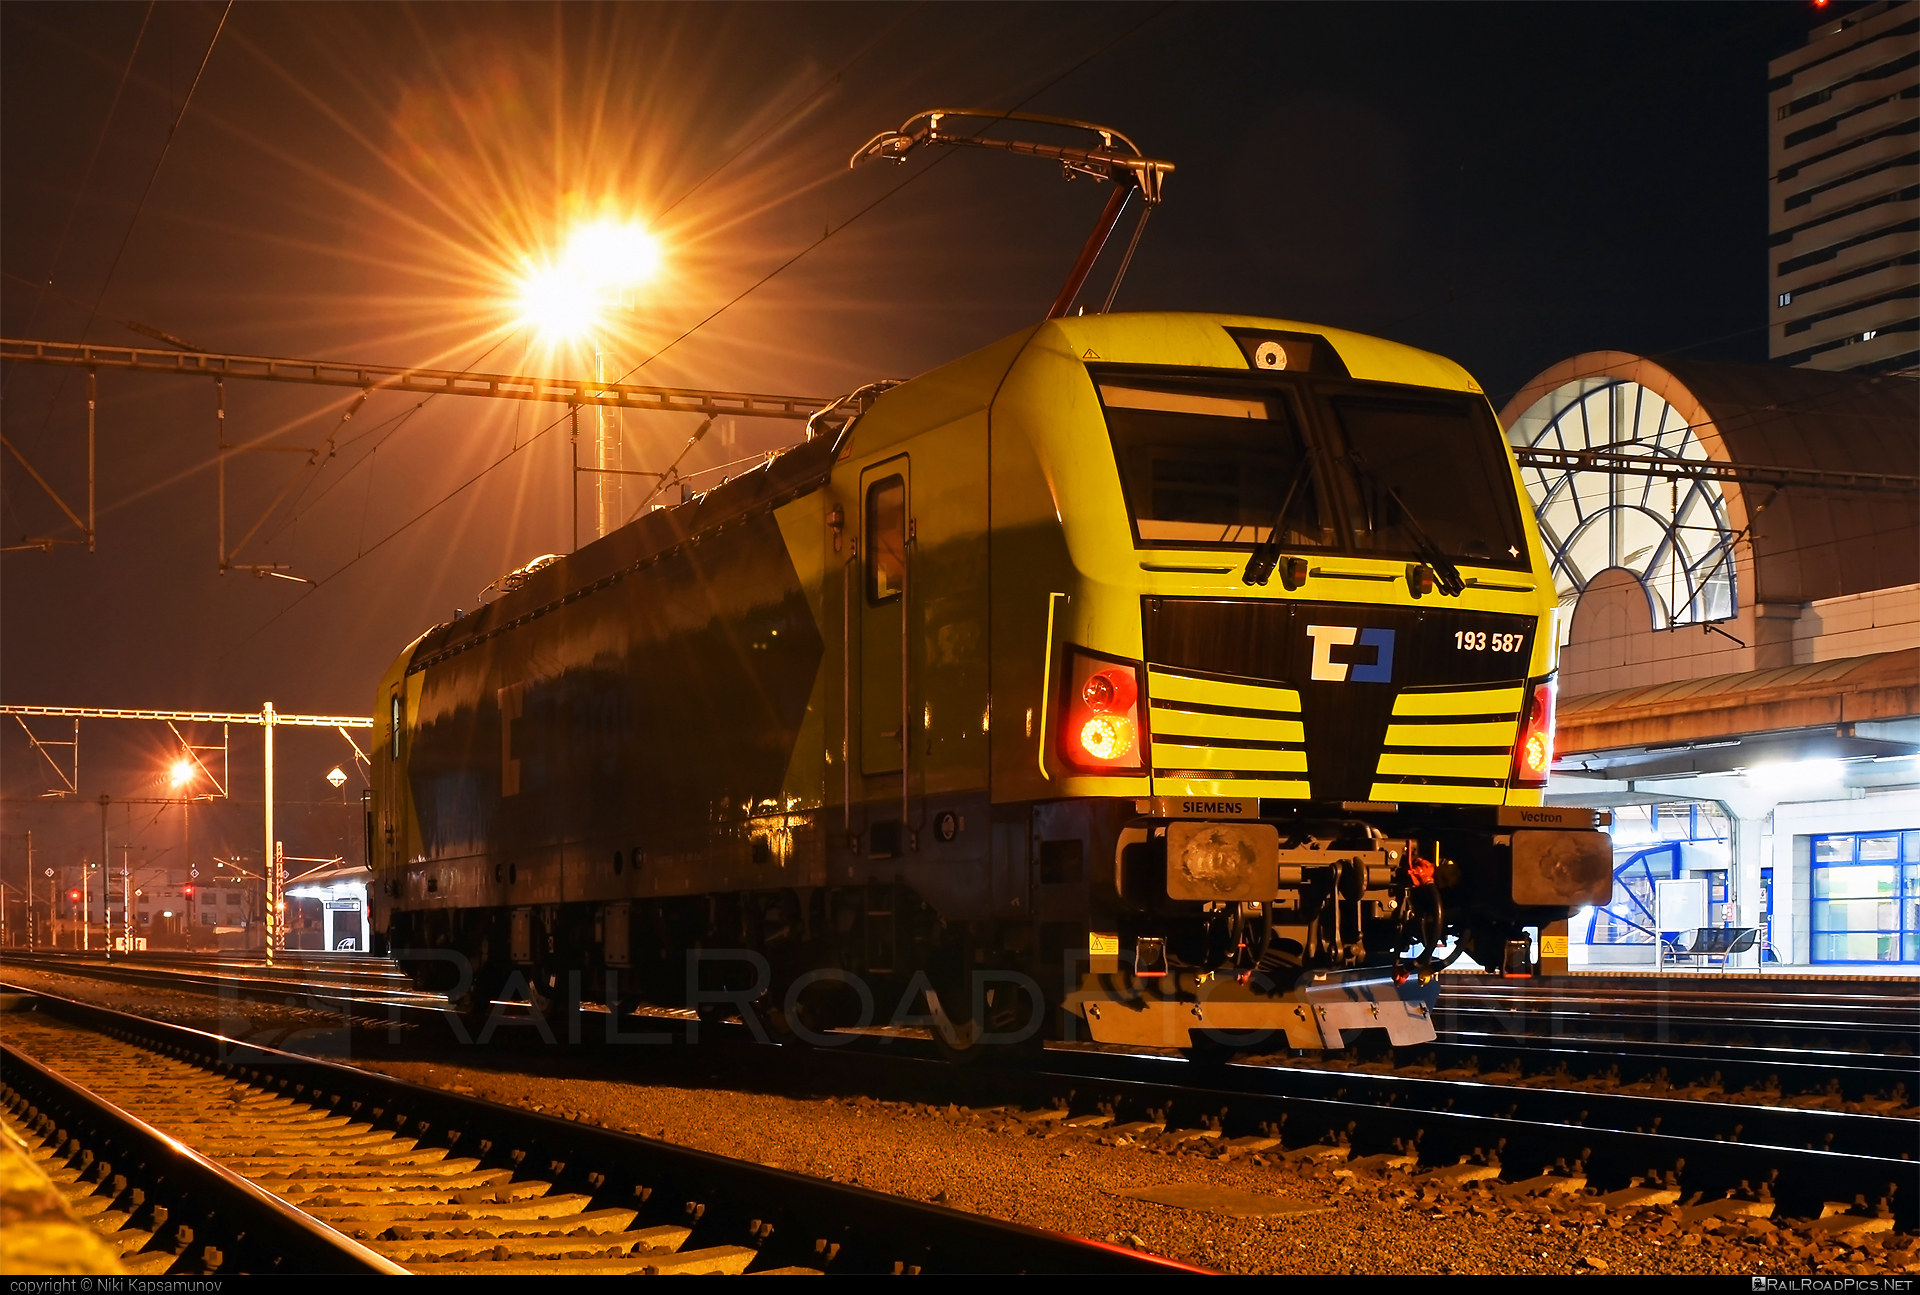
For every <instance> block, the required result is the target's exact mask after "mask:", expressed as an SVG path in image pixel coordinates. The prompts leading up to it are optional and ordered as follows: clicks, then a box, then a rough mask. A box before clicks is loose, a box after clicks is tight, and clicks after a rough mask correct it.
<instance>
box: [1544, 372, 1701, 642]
mask: <svg viewBox="0 0 1920 1295" xmlns="http://www.w3.org/2000/svg"><path fill="white" fill-rule="evenodd" d="M1507 434H1508V437H1509V439H1511V440H1512V442H1513V444H1514V445H1516V446H1521V447H1539V448H1543V449H1565V450H1606V451H1608V452H1610V453H1614V454H1644V455H1648V456H1650V457H1657V458H1669V459H1705V458H1707V451H1706V447H1705V446H1704V445H1702V444H1701V443H1700V438H1699V437H1698V436H1696V435H1694V432H1693V429H1692V428H1691V427H1690V426H1688V425H1687V421H1686V419H1684V418H1682V417H1681V416H1680V414H1679V413H1678V412H1677V411H1676V410H1675V409H1674V408H1673V406H1672V405H1669V404H1668V403H1667V402H1666V401H1665V400H1663V399H1662V398H1661V397H1659V396H1658V395H1656V394H1654V393H1653V392H1652V391H1649V390H1648V389H1647V388H1645V387H1643V386H1641V385H1640V384H1639V383H1637V382H1626V381H1622V380H1620V379H1618V378H1581V379H1578V380H1576V381H1573V382H1569V383H1566V384H1565V385H1563V386H1560V387H1556V388H1555V389H1554V390H1552V391H1550V392H1548V393H1547V394H1546V395H1545V396H1543V397H1541V398H1540V399H1539V400H1537V401H1535V402H1534V403H1533V404H1532V405H1531V406H1530V407H1529V408H1528V409H1527V411H1526V412H1525V413H1524V414H1522V415H1520V417H1519V418H1518V419H1516V420H1515V421H1514V425H1513V426H1512V427H1511V428H1509V429H1508V433H1507ZM1521 476H1522V477H1523V478H1524V479H1525V481H1526V483H1527V493H1528V494H1529V495H1530V496H1532V498H1533V511H1534V516H1535V517H1536V518H1537V519H1538V520H1539V523H1540V538H1541V540H1542V541H1543V542H1544V543H1545V544H1546V547H1547V556H1548V558H1549V560H1550V561H1551V563H1552V567H1553V583H1554V588H1555V589H1556V590H1557V591H1558V592H1559V595H1560V604H1561V606H1562V607H1565V608H1568V609H1569V611H1570V610H1571V608H1572V606H1573V604H1574V603H1575V602H1576V601H1578V600H1579V597H1580V593H1581V591H1582V590H1584V589H1585V588H1586V587H1587V582H1588V581H1589V580H1591V579H1592V578H1593V577H1594V576H1596V575H1598V574H1599V573H1600V572H1602V571H1604V570H1606V569H1607V568H1608V567H1621V568H1624V569H1626V570H1628V571H1631V572H1633V573H1634V574H1635V575H1637V576H1639V577H1640V583H1641V584H1643V585H1645V586H1646V590H1647V594H1648V597H1649V599H1650V601H1651V602H1652V604H1653V623H1654V628H1655V629H1667V628H1670V627H1672V626H1675V625H1691V624H1697V623H1699V622H1702V621H1717V620H1725V619H1727V618H1728V617H1730V616H1732V615H1733V613H1734V609H1735V607H1737V606H1738V603H1737V602H1736V601H1735V591H1734V587H1733V533H1732V531H1731V529H1730V528H1729V527H1728V525H1727V504H1726V499H1725V497H1724V496H1723V495H1722V493H1721V490H1720V484H1719V483H1718V482H1716V481H1706V480H1698V479H1696V480H1686V481H1666V480H1662V479H1661V478H1659V477H1636V476H1626V475H1619V474H1615V473H1610V472H1594V471H1579V470H1573V469H1566V468H1523V469H1521ZM1572 624H1573V617H1572V616H1571V615H1570V614H1568V615H1562V616H1561V617H1560V639H1561V641H1562V642H1563V643H1564V642H1565V641H1566V637H1567V633H1568V631H1569V630H1570V629H1571V627H1572Z"/></svg>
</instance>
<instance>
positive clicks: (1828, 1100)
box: [8, 954, 1920, 1145]
mask: <svg viewBox="0 0 1920 1295" xmlns="http://www.w3.org/2000/svg"><path fill="white" fill-rule="evenodd" d="M8 961H11V962H13V963H15V964H17V965H21V966H32V967H35V968H37V969H41V970H49V971H56V972H63V973H66V974H74V975H84V976H88V977H90V978H99V979H106V980H112V981H116V982H119V983H125V984H137V985H147V986H152V987H156V988H166V989H174V990H180V989H189V990H193V989H197V990H200V991H203V992H207V993H213V994H219V995H222V996H225V997H228V998H231V999H234V1000H236V1001H240V1002H269V1003H276V1004H280V1005H287V1006H292V1005H298V1006H305V1007H309V1008H312V1009H313V1010H316V1011H324V1012H331V1013H339V1014H341V1018H342V1022H343V1024H345V1023H347V1022H354V1023H357V1024H359V1025H362V1026H366V1027H371V1026H373V1025H375V1024H376V1023H378V1024H381V1025H383V1026H385V1027H386V1028H388V1029H389V1030H392V1029H394V1028H396V1027H397V1028H399V1029H400V1030H401V1031H402V1032H415V1033H422V1034H424V1035H430V1036H434V1037H450V1038H452V1039H453V1040H454V1041H456V1042H459V1043H465V1042H466V1041H468V1040H469V1039H470V1038H471V1037H472V1035H473V1033H474V1032H475V1031H474V1029H473V1028H471V1023H469V1022H462V1021H460V1020H459V1018H457V1017H456V1015H455V1014H454V1013H453V1012H451V1011H450V1010H449V1008H448V1007H447V1004H446V1002H445V1000H444V999H443V998H441V997H439V996H437V995H432V994H425V993H419V992H417V991H415V990H413V989H412V987H411V985H410V984H409V982H407V981H406V979H405V977H404V976H401V975H400V973H399V972H398V970H397V969H395V968H393V966H392V964H391V963H388V962H386V961H385V960H384V959H372V958H364V959H361V960H360V963H361V964H362V965H359V966H355V967H353V968H351V969H349V970H347V971H346V972H345V973H344V974H343V973H341V972H336V971H334V970H333V969H332V968H327V967H325V966H322V967H321V968H320V969H319V971H318V973H317V974H316V975H314V976H313V977H311V978H304V979H303V978H302V977H301V976H300V974H299V973H298V971H297V969H282V968H274V969H270V970H266V971H265V973H264V974H263V967H264V964H261V963H259V962H258V961H257V960H256V961H254V962H252V963H250V964H249V963H246V962H239V963H233V964H214V965H204V964H196V963H195V962H193V961H192V960H190V959H180V960H178V961H170V962H168V963H165V964H163V965H149V964H147V963H144V962H142V963H127V962H118V961H117V962H115V963H113V964H111V965H107V964H103V963H101V962H98V961H93V962H88V961H83V960H80V959H77V958H75V957H73V956H72V955H62V956H60V957H56V958H52V959H48V958H46V957H45V956H44V955H42V956H40V957H37V958H35V957H20V956H18V955H13V954H10V955H8ZM1773 987H1775V988H1778V987H1779V986H1778V985H1777V984H1776V985H1775V986H1773ZM1582 991H1585V992H1584V994H1583V992H1582ZM1893 991H1899V992H1893ZM1788 992H1789V994H1791V991H1788ZM1566 993H1567V995H1568V998H1567V1001H1568V1002H1569V1003H1570V1006H1567V1007H1565V1008H1563V1007H1562V1005H1561V1004H1562V1000H1561V999H1560V998H1557V997H1554V996H1553V995H1552V994H1551V993H1547V994H1543V993H1542V992H1541V991H1539V990H1535V989H1531V988H1521V987H1518V986H1516V985H1514V984H1513V983H1512V982H1493V983H1491V984H1489V985H1486V986H1484V987H1483V986H1481V985H1478V984H1476V983H1474V982H1473V981H1472V980H1469V979H1467V978H1465V977H1458V978H1450V979H1449V982H1448V986H1447V992H1446V994H1444V995H1443V997H1442V1002H1441V1006H1440V1009H1439V1011H1438V1013H1437V1019H1436V1025H1437V1027H1438V1028H1439V1029H1440V1031H1441V1038H1440V1039H1439V1040H1437V1041H1436V1042H1434V1043H1431V1044H1426V1045H1420V1046H1416V1047H1413V1048H1403V1049H1400V1050H1398V1051H1397V1052H1395V1053H1391V1054H1390V1053H1388V1052H1387V1051H1386V1050H1385V1049H1384V1047H1381V1046H1380V1045H1378V1044H1372V1045H1371V1050H1366V1051H1354V1052H1349V1053H1347V1054H1342V1055H1327V1054H1318V1053H1313V1054H1299V1055H1291V1054H1288V1053H1286V1052H1285V1051H1284V1050H1283V1051H1282V1052H1280V1053H1266V1054H1257V1053H1256V1054H1255V1055H1251V1056H1249V1057H1248V1058H1247V1060H1248V1061H1249V1062H1250V1063H1253V1064H1258V1065H1262V1066H1283V1067H1286V1068H1289V1069H1293V1070H1298V1071H1302V1072H1316V1071H1331V1072H1338V1073H1341V1074H1353V1075H1362V1076H1364V1075H1367V1074H1375V1075H1381V1074H1384V1075H1392V1076H1397V1077H1399V1078H1403V1079H1409V1080H1436V1079H1437V1080H1440V1081H1468V1082H1473V1083H1483V1084H1489V1085H1494V1086H1500V1087H1513V1088H1519V1089H1526V1088H1551V1089H1566V1090H1570V1091H1575V1092H1589V1093H1596V1094H1600V1095H1602V1096H1603V1097H1605V1096H1622V1097H1643V1098H1645V1097H1650V1098H1661V1099H1668V1100H1695V1101H1703V1102H1713V1103H1718V1104H1722V1105H1727V1104H1731V1105H1734V1106H1741V1107H1749V1108H1770V1107H1781V1106H1784V1107H1789V1108H1793V1107H1803V1108H1806V1109H1812V1110H1826V1111H1831V1112H1836V1113H1841V1114H1856V1115H1889V1114H1912V1113H1913V1111H1914V1108H1915V1104H1916V1102H1917V1101H1920V1056H1916V1055H1915V1054H1914V1053H1913V1051H1912V1050H1911V1038H1912V1036H1913V1035H1914V1033H1915V1032H1916V1031H1920V998H1915V997H1914V996H1913V995H1912V994H1911V993H1910V992H1907V990H1906V987H1905V986H1901V985H1894V986H1890V987H1889V988H1888V989H1887V990H1883V991H1880V992H1876V993H1871V994H1863V993H1858V992H1854V993H1848V994H1844V995H1834V994H1826V993H1815V994H1811V995H1806V996H1790V997H1789V998H1788V999H1787V1000H1786V1002H1785V1003H1784V1004H1783V1003H1782V1002H1780V1001H1769V1002H1766V1003H1763V1004H1756V1003H1753V1002H1751V1001H1749V1000H1750V997H1751V996H1750V995H1743V994H1741V993H1739V992H1735V991H1728V990H1725V989H1713V990H1702V989H1691V988H1690V989H1672V988H1669V987H1667V986H1658V987H1653V988H1644V989H1639V990H1637V991H1634V990H1629V991H1627V992H1621V991H1620V990H1617V989H1613V990H1607V991H1605V992H1604V997H1603V995H1602V993H1600V992H1595V991H1591V990H1587V989H1586V987H1584V986H1574V987H1573V988H1572V989H1570V990H1568V991H1566ZM290 995H291V996H290ZM582 1015H583V1016H585V1017H587V1018H588V1020H589V1021H593V1020H594V1019H595V1018H598V1017H599V1014H598V1013H597V1012H587V1013H583V1014H582ZM512 1019H513V1017H512V1016H511V1015H508V1016H507V1017H506V1018H505V1020H506V1021H509V1022H510V1021H511V1020H512ZM1762 1024H1764V1025H1765V1027H1766V1029H1768V1030H1769V1031H1770V1032H1771V1033H1770V1034H1769V1035H1768V1036H1767V1037H1766V1038H1765V1039H1763V1040H1756V1039H1755V1038H1754V1037H1753V1031H1754V1030H1756V1029H1758V1028H1760V1027H1761V1025H1762ZM569 1029H570V1030H574V1029H575V1026H574V1025H573V1024H572V1023H571V1022H570V1024H569ZM1735 1029H1738V1030H1741V1031H1744V1033H1743V1034H1742V1035H1741V1038H1742V1039H1744V1041H1739V1040H1735V1039H1725V1040H1721V1041H1712V1040H1710V1039H1708V1038H1706V1037H1704V1034H1705V1033H1706V1032H1712V1033H1718V1034H1728V1033H1731V1032H1732V1031H1733V1030H1735ZM577 1032H580V1033H582V1035H583V1037H584V1036H592V1035H594V1034H595V1033H601V1034H604V1032H605V1027H604V1023H599V1024H587V1025H586V1026H585V1027H584V1029H583V1030H579V1031H577ZM902 1042H904V1041H902ZM890 1046H900V1044H898V1043H896V1044H892V1045H890ZM906 1046H908V1047H909V1048H911V1047H912V1046H913V1045H912V1044H910V1043H907V1044H906ZM1369 1046H1370V1042H1369V1041H1365V1040H1364V1036H1363V1043H1362V1045H1361V1047H1362V1049H1368V1048H1369ZM1520 1100H1523V1101H1531V1100H1532V1099H1530V1098H1524V1097H1523V1098H1521V1099H1520ZM1652 1118H1654V1116H1652V1115H1649V1116H1647V1117H1645V1118H1644V1119H1643V1120H1642V1121H1641V1122H1642V1123H1643V1124H1644V1123H1645V1122H1646V1121H1647V1120H1650V1119H1652ZM1762 1118H1763V1119H1764V1118H1766V1117H1764V1116H1763V1117H1762ZM1739 1122H1740V1121H1739V1120H1738V1119H1729V1120H1727V1121H1725V1122H1724V1123H1723V1127H1721V1128H1720V1130H1719V1133H1720V1136H1723V1137H1724V1136H1729V1135H1731V1134H1732V1130H1733V1126H1734V1124H1735V1123H1739ZM1712 1133H1713V1131H1712V1130H1709V1136H1712ZM1824 1136H1825V1131H1824V1130H1822V1131H1820V1132H1818V1133H1816V1134H1815V1135H1814V1139H1813V1141H1814V1143H1815V1145H1820V1141H1819V1139H1821V1138H1824ZM1807 1140H1808V1139H1802V1141H1803V1142H1805V1141H1807Z"/></svg>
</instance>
